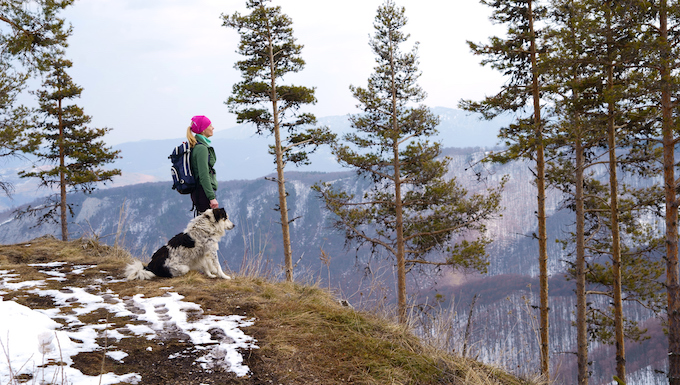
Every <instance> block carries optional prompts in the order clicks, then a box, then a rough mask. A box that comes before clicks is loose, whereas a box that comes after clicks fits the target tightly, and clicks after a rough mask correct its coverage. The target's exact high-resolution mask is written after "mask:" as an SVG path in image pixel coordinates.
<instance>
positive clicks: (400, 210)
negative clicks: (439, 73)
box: [315, 0, 502, 323]
mask: <svg viewBox="0 0 680 385" xmlns="http://www.w3.org/2000/svg"><path fill="white" fill-rule="evenodd" d="M406 22H407V19H406V16H405V9H404V8H403V7H397V6H396V5H395V3H394V2H393V1H391V0H387V1H385V2H384V3H383V4H382V5H381V6H380V7H379V8H378V12H377V16H376V18H375V22H374V28H375V34H374V36H373V38H372V39H371V40H370V46H371V48H372V49H373V52H374V53H375V55H376V62H377V65H376V67H375V68H374V72H373V74H372V75H371V76H370V78H369V79H368V85H367V87H366V88H361V87H354V86H352V87H350V89H351V91H352V93H353V95H354V97H355V98H356V99H357V100H358V101H359V105H360V107H361V108H362V110H363V113H362V114H357V115H353V116H351V118H350V121H351V125H352V127H353V128H354V129H355V130H356V132H355V133H349V134H347V135H345V136H344V140H345V141H346V142H347V143H345V144H343V143H336V144H335V145H334V146H333V153H334V154H335V155H336V157H337V159H338V161H339V163H340V164H342V165H343V166H345V167H351V168H354V169H355V170H356V171H357V173H358V174H359V175H360V176H363V177H365V178H367V179H369V180H370V181H371V182H372V188H371V189H370V191H369V192H367V193H366V194H365V195H364V196H363V197H355V196H354V195H353V194H350V193H348V192H345V191H338V190H337V188H336V187H334V186H332V185H330V184H318V185H316V186H315V189H316V190H317V191H318V192H319V193H320V195H321V197H322V198H323V199H324V202H325V205H326V208H327V209H328V210H329V211H331V212H332V213H333V214H335V216H336V221H335V226H336V228H338V229H341V230H343V231H344V232H345V237H346V238H347V240H348V241H349V242H354V243H355V244H356V246H357V247H361V246H363V245H367V246H370V247H371V248H372V249H374V250H375V249H378V248H380V249H382V250H385V251H386V252H388V253H389V255H391V256H393V257H394V258H395V259H396V262H397V280H398V282H397V298H398V310H399V321H400V322H402V323H404V322H406V319H407V307H406V271H407V269H408V270H410V268H412V267H413V266H436V267H442V266H450V267H452V268H468V269H475V270H478V271H485V269H486V265H487V261H486V253H485V250H484V249H485V246H486V244H487V243H488V242H489V240H488V239H487V238H486V237H485V236H484V231H485V226H484V223H485V221H487V220H488V219H490V218H492V217H494V216H495V215H496V214H497V213H498V211H499V203H500V193H501V190H502V185H501V186H499V187H497V188H494V189H490V190H489V191H488V194H486V195H484V194H473V195H471V194H469V193H468V192H467V191H466V190H465V189H463V188H462V187H461V186H460V185H459V184H458V183H457V182H456V180H455V179H450V180H447V179H446V178H445V176H446V173H447V170H448V164H449V161H450V159H448V158H441V157H440V154H441V149H440V144H439V143H436V142H435V143H432V142H430V141H429V138H431V137H432V136H433V135H435V134H436V133H437V130H436V126H437V124H438V123H439V119H438V118H437V117H436V116H434V115H433V114H432V113H431V112H430V110H429V109H428V108H427V107H425V106H423V105H419V106H415V105H414V104H416V103H419V102H421V101H422V100H423V99H424V98H425V93H424V91H423V90H422V89H421V88H420V87H419V86H418V84H417V80H418V77H419V76H420V72H419V70H418V68H417V64H418V56H417V50H416V48H414V49H413V50H411V51H410V52H403V51H402V50H401V48H400V46H401V45H402V44H403V43H405V42H406V41H407V39H408V38H409V35H408V34H405V33H403V32H402V29H403V28H404V26H405V25H406ZM369 228H372V229H375V230H374V231H368V230H367V229H369ZM461 235H470V236H471V237H475V236H477V238H476V239H474V240H472V241H470V240H463V241H461V242H460V243H457V244H453V245H452V243H453V242H452V241H453V240H455V239H456V237H457V236H461ZM467 239H470V238H467ZM441 255H443V256H444V259H443V260H441V259H440V260H436V259H434V258H435V257H437V256H441Z"/></svg>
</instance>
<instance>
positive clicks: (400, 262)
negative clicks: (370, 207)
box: [389, 31, 408, 324]
mask: <svg viewBox="0 0 680 385" xmlns="http://www.w3.org/2000/svg"><path fill="white" fill-rule="evenodd" d="M391 33H392V31H390V34H391ZM389 41H390V68H391V69H392V73H391V81H392V85H391V88H392V90H391V93H392V95H391V96H392V118H391V120H392V122H391V123H392V137H393V142H392V151H393V157H394V163H393V166H394V211H395V220H396V222H397V223H396V228H395V230H396V233H397V240H396V241H397V255H396V257H397V292H398V293H397V306H398V311H399V322H400V323H402V324H405V323H406V321H407V318H408V317H407V315H408V314H407V311H406V256H405V255H404V254H405V252H406V247H405V245H404V213H403V209H404V208H403V206H402V201H401V174H400V173H401V167H400V166H401V165H400V159H399V121H398V117H399V111H397V79H396V78H395V72H396V68H395V67H396V64H395V63H394V47H392V42H393V41H394V39H393V38H392V36H390V39H389Z"/></svg>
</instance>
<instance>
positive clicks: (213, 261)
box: [207, 253, 231, 279]
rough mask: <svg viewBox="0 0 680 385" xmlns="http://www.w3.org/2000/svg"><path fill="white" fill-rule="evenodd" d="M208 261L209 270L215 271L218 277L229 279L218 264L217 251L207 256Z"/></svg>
mask: <svg viewBox="0 0 680 385" xmlns="http://www.w3.org/2000/svg"><path fill="white" fill-rule="evenodd" d="M207 260H208V261H209V262H208V263H209V264H210V270H211V271H212V272H213V273H215V274H216V275H217V276H218V277H220V278H222V279H231V277H230V276H228V275H226V274H224V272H223V271H222V267H221V266H220V260H219V258H218V257H217V253H214V254H212V255H211V256H209V257H208V258H207Z"/></svg>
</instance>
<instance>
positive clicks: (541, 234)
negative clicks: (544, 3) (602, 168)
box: [527, 0, 550, 381]
mask: <svg viewBox="0 0 680 385" xmlns="http://www.w3.org/2000/svg"><path fill="white" fill-rule="evenodd" d="M527 18H528V20H529V30H530V34H531V35H530V36H531V47H530V54H531V73H532V84H531V92H532V94H533V102H534V130H535V135H536V190H537V197H536V198H537V214H538V215H537V217H538V266H539V276H540V277H539V280H540V283H539V286H540V301H541V304H540V334H541V336H540V337H541V374H543V376H544V377H545V379H546V381H549V380H550V353H549V333H548V330H549V326H550V321H549V319H548V316H549V306H548V301H549V297H548V246H547V243H548V242H547V240H548V236H547V231H546V228H545V221H546V216H545V154H544V152H545V149H544V146H543V126H542V123H541V100H540V93H539V87H538V65H537V58H536V56H537V53H536V34H535V32H534V13H533V9H532V1H531V0H528V2H527Z"/></svg>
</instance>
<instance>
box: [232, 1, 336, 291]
mask: <svg viewBox="0 0 680 385" xmlns="http://www.w3.org/2000/svg"><path fill="white" fill-rule="evenodd" d="M268 1H269V0H248V1H247V3H246V6H247V8H248V9H249V10H250V11H251V13H250V14H248V15H241V14H239V13H238V12H236V13H234V14H233V15H231V16H226V15H222V19H223V21H224V23H223V25H224V26H226V27H230V28H234V29H236V30H237V31H238V33H239V34H240V35H241V41H240V44H239V48H238V50H237V52H238V53H240V54H241V55H243V56H245V57H246V59H244V60H242V61H238V62H237V63H236V65H235V66H234V67H235V68H237V69H238V70H240V71H241V75H242V77H243V80H242V81H241V82H239V83H236V84H234V86H233V90H232V95H231V96H230V97H229V99H228V100H227V102H226V104H227V105H228V106H229V109H230V111H231V112H233V113H235V114H236V116H237V122H238V123H252V124H254V125H255V127H256V128H257V133H258V134H265V133H267V134H272V135H274V145H273V146H271V151H270V152H271V153H273V154H274V155H275V161H276V172H277V178H276V180H275V181H276V182H277V184H278V192H279V205H278V210H279V212H280V213H281V231H282V233H283V246H284V247H283V249H284V260H285V269H286V280H287V281H292V280H293V257H292V254H293V252H292V247H291V241H290V222H292V221H293V220H290V219H289V217H288V206H287V202H286V197H287V193H286V184H285V178H284V167H285V165H286V163H287V162H293V163H294V164H308V163H309V158H308V154H310V153H312V152H313V151H314V150H315V149H316V148H317V146H318V145H320V144H322V143H326V142H328V141H329V140H331V139H332V138H333V135H332V134H331V133H330V132H329V131H328V129H326V128H325V127H322V128H314V127H313V126H314V125H315V124H316V118H315V117H314V115H312V114H310V113H300V112H299V109H300V107H301V106H303V105H305V104H314V103H316V98H315V97H314V89H313V88H307V87H302V86H294V85H290V86H289V85H282V84H281V82H282V78H283V77H284V76H285V75H286V74H289V73H295V72H299V71H301V70H302V69H303V67H304V65H305V62H304V60H303V59H302V58H301V57H300V53H301V51H302V45H299V44H297V43H296V39H295V38H294V37H293V29H292V27H291V25H292V24H293V22H292V20H291V19H290V18H289V17H288V16H286V15H285V14H283V13H281V7H278V6H277V7H268V6H266V3H267V2H268ZM284 129H285V130H287V131H288V133H289V136H288V137H287V138H283V137H282V135H283V134H284V133H283V132H282V130H284Z"/></svg>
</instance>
